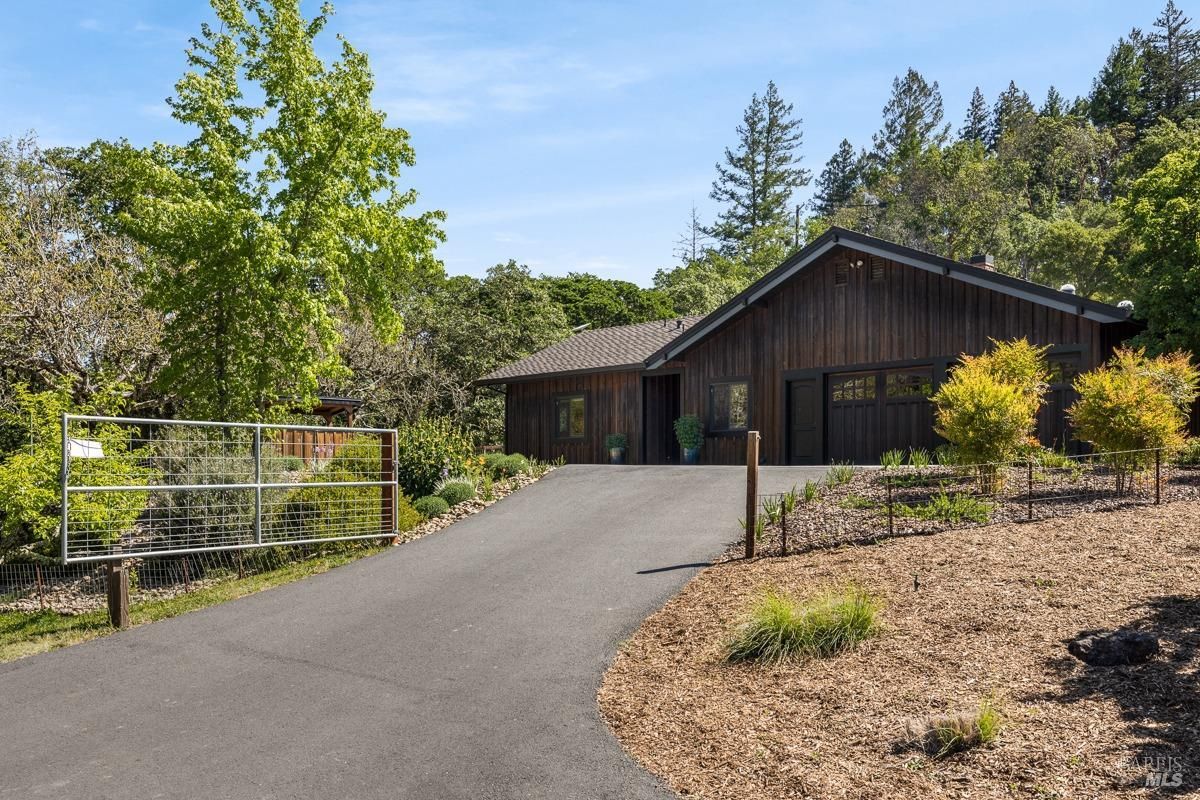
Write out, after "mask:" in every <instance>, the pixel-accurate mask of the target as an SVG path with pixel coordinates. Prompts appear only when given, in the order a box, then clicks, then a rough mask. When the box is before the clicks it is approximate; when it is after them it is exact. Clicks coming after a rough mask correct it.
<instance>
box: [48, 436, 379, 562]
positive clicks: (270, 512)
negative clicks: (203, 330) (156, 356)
mask: <svg viewBox="0 0 1200 800" xmlns="http://www.w3.org/2000/svg"><path fill="white" fill-rule="evenodd" d="M395 465H396V432H395V430H391V429H382V428H334V427H325V426H312V425H266V424H256V423H234V422H198V421H192V420H156V419H131V418H124V417H97V416H80V415H73V414H66V415H63V417H62V481H61V489H62V498H61V499H62V523H61V524H62V530H61V534H62V553H61V555H62V561H63V563H64V564H69V563H77V562H88V561H110V562H118V561H121V560H124V559H130V558H145V557H148V556H167V555H180V554H186V553H200V552H210V551H217V550H241V549H249V548H256V547H271V546H275V545H293V544H313V543H319V542H334V541H349V540H356V539H373V538H381V537H390V536H394V535H395V534H396V512H397V507H396V503H397V498H398V497H399V491H398V489H397V483H396V466H395Z"/></svg>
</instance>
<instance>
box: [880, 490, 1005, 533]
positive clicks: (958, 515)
mask: <svg viewBox="0 0 1200 800" xmlns="http://www.w3.org/2000/svg"><path fill="white" fill-rule="evenodd" d="M994 508H995V506H994V505H992V504H991V503H987V502H984V501H983V500H978V499H976V498H974V497H972V496H971V495H969V494H962V493H956V494H952V495H951V494H946V492H945V491H941V492H938V493H937V494H935V495H934V496H933V498H932V499H930V501H929V502H928V503H921V504H918V505H911V506H910V505H906V504H905V503H897V504H896V506H895V510H896V514H897V515H899V516H901V517H911V518H913V519H924V520H932V521H935V522H950V523H958V522H962V521H963V520H969V521H971V522H977V523H979V524H981V525H982V524H983V523H985V522H987V521H988V520H989V519H991V516H992V509H994Z"/></svg>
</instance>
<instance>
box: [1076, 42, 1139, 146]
mask: <svg viewBox="0 0 1200 800" xmlns="http://www.w3.org/2000/svg"><path fill="white" fill-rule="evenodd" d="M1136 35H1137V32H1136V31H1135V32H1134V33H1133V34H1131V35H1130V39H1129V40H1126V39H1118V40H1117V43H1116V44H1115V45H1113V48H1112V50H1110V51H1109V53H1108V60H1107V61H1105V62H1104V66H1103V67H1102V68H1101V70H1100V74H1099V75H1097V76H1096V79H1095V80H1094V81H1093V82H1092V93H1091V95H1090V96H1089V97H1088V117H1089V118H1090V119H1091V120H1092V123H1093V124H1094V125H1095V126H1096V127H1097V128H1111V127H1113V126H1114V125H1120V124H1121V123H1137V122H1139V121H1141V120H1142V118H1143V117H1144V116H1145V102H1144V100H1143V99H1142V71H1143V70H1142V56H1141V52H1140V47H1139V46H1138V44H1137V40H1136V38H1135V37H1136Z"/></svg>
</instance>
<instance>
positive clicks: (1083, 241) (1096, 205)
mask: <svg viewBox="0 0 1200 800" xmlns="http://www.w3.org/2000/svg"><path fill="white" fill-rule="evenodd" d="M1025 220H1026V225H1027V226H1029V227H1028V230H1027V235H1028V237H1029V247H1028V250H1027V253H1028V257H1029V262H1030V263H1029V277H1030V278H1031V279H1032V280H1034V281H1037V282H1038V283H1042V284H1046V285H1048V286H1055V287H1057V286H1061V285H1062V284H1064V283H1070V284H1073V285H1074V286H1075V289H1076V291H1077V292H1078V293H1079V294H1080V295H1082V296H1084V297H1094V298H1097V299H1101V300H1106V301H1109V302H1116V301H1118V300H1122V299H1124V296H1125V292H1126V291H1127V289H1128V285H1127V281H1126V280H1125V279H1124V275H1123V272H1122V270H1121V265H1122V262H1123V261H1124V259H1125V257H1126V256H1127V255H1128V241H1127V240H1128V237H1126V236H1125V235H1124V234H1123V231H1122V229H1121V215H1120V213H1118V212H1117V210H1116V209H1115V208H1113V206H1112V205H1111V204H1108V203H1103V202H1097V201H1092V200H1084V201H1080V202H1078V203H1073V204H1070V205H1063V206H1061V207H1060V208H1059V209H1058V210H1057V212H1056V213H1055V214H1054V215H1053V216H1052V217H1051V218H1049V219H1041V218H1039V217H1035V216H1033V215H1032V214H1028V215H1025Z"/></svg>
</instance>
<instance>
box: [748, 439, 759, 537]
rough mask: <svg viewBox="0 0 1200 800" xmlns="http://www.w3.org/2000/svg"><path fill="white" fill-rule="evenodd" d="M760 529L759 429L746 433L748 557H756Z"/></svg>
mask: <svg viewBox="0 0 1200 800" xmlns="http://www.w3.org/2000/svg"><path fill="white" fill-rule="evenodd" d="M757 529H758V431H747V433H746V558H754V544H755V542H754V534H755V532H756V531H757Z"/></svg>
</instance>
